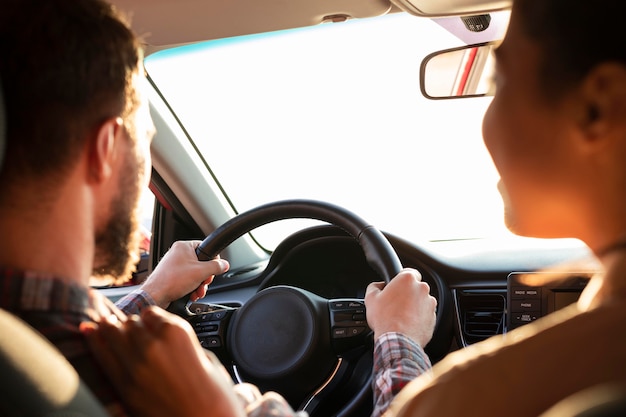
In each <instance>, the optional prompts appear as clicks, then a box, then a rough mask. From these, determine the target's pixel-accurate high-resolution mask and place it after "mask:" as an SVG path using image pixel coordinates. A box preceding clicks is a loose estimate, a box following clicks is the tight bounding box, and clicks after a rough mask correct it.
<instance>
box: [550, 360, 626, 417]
mask: <svg viewBox="0 0 626 417" xmlns="http://www.w3.org/2000/svg"><path fill="white" fill-rule="evenodd" d="M616 366H617V365H616ZM623 416H626V382H622V383H612V384H603V385H599V386H595V387H591V388H588V389H585V390H583V391H580V392H578V393H576V394H573V395H571V396H569V397H567V398H565V399H563V400H561V401H560V402H558V403H557V404H555V405H554V406H553V407H551V408H550V409H549V410H548V411H546V412H545V413H543V414H541V416H540V417H623Z"/></svg>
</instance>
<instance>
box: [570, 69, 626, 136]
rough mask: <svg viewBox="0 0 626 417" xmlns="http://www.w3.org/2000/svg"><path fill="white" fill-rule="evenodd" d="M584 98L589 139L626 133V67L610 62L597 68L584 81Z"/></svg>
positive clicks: (585, 134)
mask: <svg viewBox="0 0 626 417" xmlns="http://www.w3.org/2000/svg"><path fill="white" fill-rule="evenodd" d="M582 99H583V106H584V111H583V112H582V115H583V116H582V117H583V119H584V120H583V122H582V124H581V125H582V128H583V131H584V136H585V140H586V141H588V142H589V143H590V144H591V143H595V142H598V141H601V140H602V139H603V138H610V137H612V136H614V135H615V134H617V133H619V134H620V136H621V135H624V134H625V133H626V66H624V65H621V64H618V63H612V62H607V63H604V64H600V65H598V66H596V67H595V68H593V69H592V70H591V71H590V72H589V74H588V75H587V76H586V77H585V79H584V81H583V84H582Z"/></svg>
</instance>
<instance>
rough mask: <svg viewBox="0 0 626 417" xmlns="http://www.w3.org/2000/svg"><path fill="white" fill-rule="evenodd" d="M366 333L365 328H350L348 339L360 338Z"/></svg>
mask: <svg viewBox="0 0 626 417" xmlns="http://www.w3.org/2000/svg"><path fill="white" fill-rule="evenodd" d="M364 331H365V327H350V328H348V332H347V333H348V337H354V336H358V335H360V334H361V333H363V332H364Z"/></svg>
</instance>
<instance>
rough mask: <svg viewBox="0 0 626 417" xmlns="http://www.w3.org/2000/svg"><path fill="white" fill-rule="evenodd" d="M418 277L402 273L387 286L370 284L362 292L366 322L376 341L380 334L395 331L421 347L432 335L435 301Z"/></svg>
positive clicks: (375, 283)
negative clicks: (363, 294) (363, 293)
mask: <svg viewBox="0 0 626 417" xmlns="http://www.w3.org/2000/svg"><path fill="white" fill-rule="evenodd" d="M429 291H430V287H429V286H428V284H427V283H425V282H422V276H421V274H420V273H419V272H418V271H416V270H414V269H410V268H406V269H404V270H402V271H401V272H400V273H399V274H398V275H396V277H395V278H393V279H392V280H391V282H390V283H389V284H386V285H385V283H384V282H373V283H371V284H370V285H369V286H368V287H367V291H366V293H365V306H366V308H367V323H368V324H369V326H370V327H371V329H372V330H373V331H374V338H375V339H378V337H380V336H381V335H382V334H383V333H387V332H398V333H402V334H404V335H405V336H408V337H410V338H411V339H413V341H415V342H416V343H417V344H419V345H420V346H422V347H424V346H425V345H426V344H427V343H428V342H430V339H431V338H432V336H433V331H434V329H435V319H436V315H435V310H436V308H437V300H436V299H435V298H434V297H433V296H431V295H430V293H429Z"/></svg>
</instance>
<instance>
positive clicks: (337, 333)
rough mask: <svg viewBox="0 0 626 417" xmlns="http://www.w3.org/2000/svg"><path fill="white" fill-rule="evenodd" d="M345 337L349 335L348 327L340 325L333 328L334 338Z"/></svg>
mask: <svg viewBox="0 0 626 417" xmlns="http://www.w3.org/2000/svg"><path fill="white" fill-rule="evenodd" d="M344 337H348V329H347V328H345V327H340V328H336V329H333V338H334V339H343V338H344Z"/></svg>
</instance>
